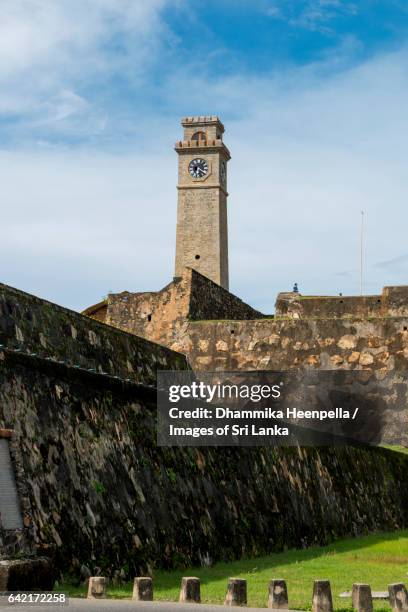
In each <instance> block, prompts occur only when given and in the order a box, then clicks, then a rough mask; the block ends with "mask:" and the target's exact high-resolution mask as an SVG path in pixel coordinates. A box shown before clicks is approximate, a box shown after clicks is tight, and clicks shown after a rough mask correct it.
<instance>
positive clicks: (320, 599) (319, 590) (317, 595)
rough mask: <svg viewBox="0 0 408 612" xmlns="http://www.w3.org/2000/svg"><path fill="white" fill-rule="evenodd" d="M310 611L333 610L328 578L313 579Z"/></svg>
mask: <svg viewBox="0 0 408 612" xmlns="http://www.w3.org/2000/svg"><path fill="white" fill-rule="evenodd" d="M312 612H333V599H332V593H331V587H330V582H329V580H315V581H314V584H313V599H312Z"/></svg>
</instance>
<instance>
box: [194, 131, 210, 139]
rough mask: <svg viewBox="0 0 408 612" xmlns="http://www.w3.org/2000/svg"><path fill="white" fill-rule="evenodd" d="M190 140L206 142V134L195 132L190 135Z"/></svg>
mask: <svg viewBox="0 0 408 612" xmlns="http://www.w3.org/2000/svg"><path fill="white" fill-rule="evenodd" d="M191 140H207V134H206V133H205V132H195V134H193V135H192V137H191Z"/></svg>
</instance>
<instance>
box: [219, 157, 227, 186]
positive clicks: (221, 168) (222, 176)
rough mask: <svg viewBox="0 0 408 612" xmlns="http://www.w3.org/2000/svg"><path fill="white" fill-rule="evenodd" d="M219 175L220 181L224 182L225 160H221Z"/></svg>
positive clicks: (225, 178) (225, 173) (225, 172)
mask: <svg viewBox="0 0 408 612" xmlns="http://www.w3.org/2000/svg"><path fill="white" fill-rule="evenodd" d="M220 176H221V181H222V182H223V183H225V181H226V180H227V164H226V163H225V161H222V162H221V167H220Z"/></svg>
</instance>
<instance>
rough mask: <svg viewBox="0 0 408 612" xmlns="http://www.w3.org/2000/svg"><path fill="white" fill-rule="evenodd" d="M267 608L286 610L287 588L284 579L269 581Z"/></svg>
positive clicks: (287, 605) (287, 604) (287, 606)
mask: <svg viewBox="0 0 408 612" xmlns="http://www.w3.org/2000/svg"><path fill="white" fill-rule="evenodd" d="M268 608H274V609H275V610H287V609H288V608H289V603H288V589H287V588H286V582H285V581H284V580H277V579H276V580H271V581H270V583H269V597H268Z"/></svg>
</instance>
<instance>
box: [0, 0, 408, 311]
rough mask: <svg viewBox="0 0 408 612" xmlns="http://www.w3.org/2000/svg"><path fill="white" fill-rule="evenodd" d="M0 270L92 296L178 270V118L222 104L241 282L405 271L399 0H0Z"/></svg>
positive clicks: (406, 192)
mask: <svg viewBox="0 0 408 612" xmlns="http://www.w3.org/2000/svg"><path fill="white" fill-rule="evenodd" d="M0 17H1V19H0V88H1V89H0V90H1V96H0V127H1V129H0V180H1V185H2V192H1V194H0V198H1V199H0V206H1V211H2V229H3V232H2V235H3V239H2V241H1V244H0V262H1V263H0V280H1V281H3V282H6V283H8V284H11V285H13V286H17V287H19V288H21V289H24V290H26V291H29V292H31V293H35V294H37V295H41V296H43V297H46V298H48V299H51V300H53V301H56V302H58V303H60V304H64V305H67V306H69V307H72V308H75V309H81V308H83V307H85V306H87V305H88V304H90V303H94V302H97V301H99V299H100V298H101V297H102V296H104V295H105V294H106V293H107V292H108V291H121V290H125V289H127V290H132V291H143V290H154V289H159V288H160V287H161V286H163V285H165V284H166V283H167V282H168V281H169V279H170V278H171V277H172V274H173V261H174V246H175V245H174V242H175V219H176V189H175V184H176V180H177V179H176V155H175V153H174V152H173V150H172V145H173V143H174V141H175V140H176V139H177V138H179V136H180V134H181V128H180V126H179V119H180V117H182V116H183V115H192V114H218V115H219V116H220V117H221V119H222V121H223V122H224V124H225V126H226V134H225V141H226V143H227V145H228V146H229V148H230V150H231V153H232V160H231V162H230V165H229V191H230V202H229V230H230V231H229V238H230V277H231V290H232V291H233V292H234V293H237V294H238V295H240V296H241V297H242V298H243V299H245V300H247V301H249V302H250V303H252V304H253V305H254V306H256V307H258V308H260V309H261V310H263V311H265V312H272V311H273V307H274V301H275V298H276V294H277V293H278V291H282V290H288V289H290V288H291V287H292V285H293V282H295V281H297V282H298V283H299V286H300V289H301V291H302V292H303V293H305V294H311V293H319V294H333V293H334V294H336V293H338V292H340V291H341V292H342V293H343V294H354V293H358V290H359V287H358V279H359V274H358V246H359V245H358V236H359V221H360V211H361V209H364V210H365V212H366V227H367V231H366V244H365V268H364V278H365V283H364V290H365V292H366V293H377V292H380V291H381V288H382V286H383V285H386V284H404V283H408V278H407V275H406V267H407V263H408V245H407V240H406V229H405V228H406V226H407V223H408V210H407V205H406V202H407V196H408V173H407V172H406V166H407V159H406V158H407V155H406V148H407V145H406V143H407V141H408V118H407V110H406V109H407V108H408V46H407V35H408V5H407V4H406V3H405V2H403V1H402V0H401V1H399V0H388V1H387V2H385V1H382V2H380V1H375V0H372V1H361V2H349V1H340V0H299V1H296V2H288V1H284V0H252V1H243V0H234V1H233V0H218V1H215V0H207V2H206V3H204V4H197V3H192V2H188V1H187V0H171V1H167V0H149V2H146V1H145V0H140V1H139V0H59V1H58V2H51V1H50V0H3V2H2V3H1V7H0Z"/></svg>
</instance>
